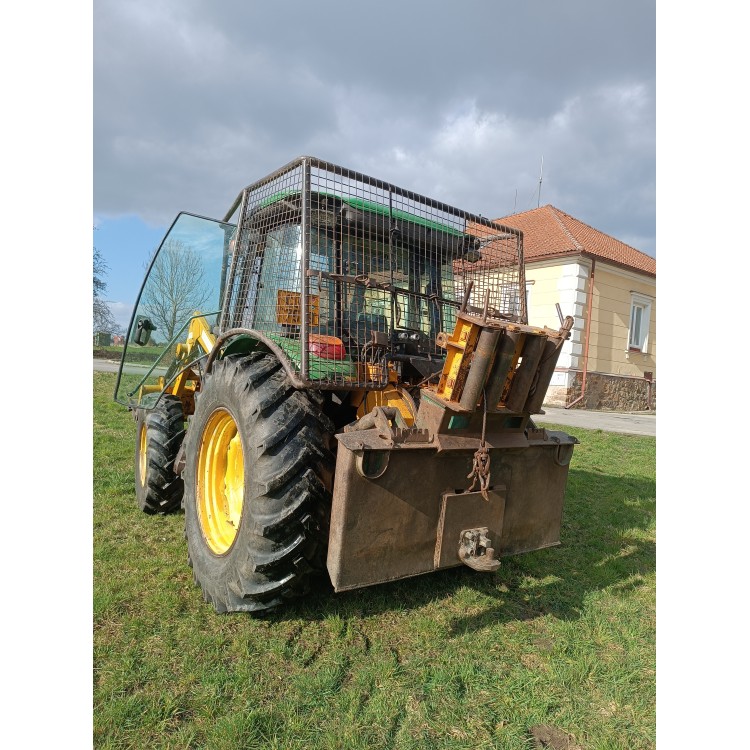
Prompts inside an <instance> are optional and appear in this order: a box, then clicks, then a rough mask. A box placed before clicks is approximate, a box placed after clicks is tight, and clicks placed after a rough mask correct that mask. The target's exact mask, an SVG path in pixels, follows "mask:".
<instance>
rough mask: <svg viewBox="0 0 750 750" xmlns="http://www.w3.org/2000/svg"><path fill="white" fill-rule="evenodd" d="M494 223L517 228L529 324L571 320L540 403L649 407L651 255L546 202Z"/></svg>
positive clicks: (652, 392)
mask: <svg viewBox="0 0 750 750" xmlns="http://www.w3.org/2000/svg"><path fill="white" fill-rule="evenodd" d="M496 221H498V222H499V223H501V224H506V225H509V226H511V227H514V228H517V229H520V230H521V231H522V232H523V248H524V260H525V268H526V293H527V307H528V315H529V323H530V324H531V325H537V326H543V325H547V326H552V325H554V323H555V322H556V321H557V320H558V313H557V308H556V307H555V303H559V304H560V308H561V312H562V314H563V315H572V316H573V317H574V318H575V325H574V327H573V331H572V335H571V338H570V339H569V340H568V341H566V342H565V344H564V345H563V350H562V352H561V353H560V358H559V360H558V364H557V368H556V370H555V374H554V375H553V376H552V381H551V384H550V387H549V389H548V390H547V395H546V397H545V403H546V404H549V405H550V406H576V407H583V408H588V409H610V410H617V411H645V410H648V409H654V408H656V260H655V259H654V258H652V257H651V256H649V255H646V254H645V253H643V252H641V251H640V250H636V249H635V248H633V247H630V246H629V245H626V244H625V243H624V242H621V241H620V240H617V239H615V238H614V237H610V236H609V235H607V234H604V232H600V231H598V230H596V229H594V228H593V227H590V226H589V225H588V224H585V223H584V222H582V221H580V220H579V219H576V218H574V217H573V216H570V215H569V214H566V213H565V212H564V211H561V210H560V209H559V208H555V207H554V206H551V205H546V206H543V207H541V208H537V209H534V210H531V211H526V212H524V213H519V214H513V215H511V216H506V217H504V218H502V219H497V220H496Z"/></svg>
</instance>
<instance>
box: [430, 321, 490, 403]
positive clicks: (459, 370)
mask: <svg viewBox="0 0 750 750" xmlns="http://www.w3.org/2000/svg"><path fill="white" fill-rule="evenodd" d="M481 332H482V327H481V326H479V325H477V324H476V323H473V322H472V321H470V320H467V319H465V318H463V317H462V316H461V315H460V314H459V315H458V319H457V320H456V325H455V328H454V329H453V333H452V334H451V335H450V336H449V337H448V338H447V339H446V341H445V349H446V354H445V364H444V365H443V371H442V373H441V374H440V381H439V382H438V387H437V395H438V396H440V397H441V398H444V399H445V400H446V401H454V402H456V403H457V402H458V401H459V399H460V398H461V390H462V389H463V385H464V383H465V382H466V376H467V375H468V373H469V367H470V366H471V355H472V353H473V352H474V349H475V348H476V345H477V341H478V340H479V334H480V333H481Z"/></svg>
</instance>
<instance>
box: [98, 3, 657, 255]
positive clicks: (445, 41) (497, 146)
mask: <svg viewBox="0 0 750 750" xmlns="http://www.w3.org/2000/svg"><path fill="white" fill-rule="evenodd" d="M458 8H459V6H455V7H452V6H449V5H447V4H444V3H442V4H438V3H433V2H394V0H381V2H378V3H377V4H365V3H344V2H335V1H334V0H319V1H318V2H315V3H309V2H297V3H285V4H279V3H275V4H274V3H247V2H235V1H234V0H225V2H222V3H205V2H197V1H194V0H180V2H177V1H176V0H173V1H172V2H167V1H166V0H162V2H156V3H155V2H153V0H152V1H151V2H140V1H139V0H131V2H129V3H116V2H110V1H109V0H100V1H99V2H97V3H96V5H95V6H94V20H95V28H94V31H95V35H94V43H95V50H94V51H95V61H94V70H95V82H94V83H95V99H94V117H95V139H94V167H95V211H96V212H97V213H99V214H101V215H103V216H107V215H122V214H127V213H134V214H138V215H140V216H141V217H143V218H144V219H146V220H148V221H150V222H154V223H162V224H163V223H166V222H168V221H169V220H170V219H171V218H172V216H173V215H174V214H175V213H176V212H177V211H178V210H192V211H196V212H198V213H204V214H207V215H214V216H216V215H220V214H222V213H223V212H224V210H225V209H226V208H227V207H228V205H229V203H231V201H232V200H233V199H234V197H235V195H236V194H237V192H238V191H239V190H240V189H241V188H242V187H243V186H244V185H246V184H248V183H250V182H252V181H254V180H255V179H257V178H259V177H262V176H263V175H264V174H266V173H267V172H269V171H271V170H273V169H275V168H276V167H278V166H281V165H282V164H284V163H286V162H287V161H289V160H290V159H292V158H293V157H295V156H297V155H299V154H302V153H312V154H315V155H317V156H321V157H323V158H327V159H330V160H331V161H334V162H337V163H340V164H342V165H344V166H350V167H353V168H355V169H359V170H362V171H364V172H368V173H370V174H373V175H375V176H377V177H383V178H386V179H389V180H391V181H393V182H396V183H397V184H402V185H403V186H405V187H408V188H411V189H414V190H417V191H419V192H423V193H426V194H428V195H434V197H437V198H440V199H441V200H445V201H446V202H449V203H454V204H456V205H459V206H461V207H462V208H466V209H469V210H471V211H474V212H477V213H482V214H484V215H487V216H500V215H504V214H507V213H511V211H512V210H513V206H514V203H516V205H517V208H518V210H525V209H527V208H530V207H533V206H535V205H536V187H537V183H538V178H539V161H540V158H541V156H542V155H544V165H545V179H544V183H543V186H542V203H547V202H551V203H554V204H555V205H557V206H558V207H559V208H561V209H563V210H565V211H568V212H569V213H571V214H573V215H575V216H577V217H578V218H580V219H582V220H584V221H587V222H588V223H590V224H592V225H594V226H596V227H597V228H599V229H602V231H606V232H609V233H611V234H615V235H616V236H618V237H620V238H621V239H625V234H627V236H629V237H633V238H638V239H639V241H641V242H642V244H641V245H637V246H638V247H639V248H640V249H643V250H645V251H647V252H654V250H655V248H654V231H655V230H654V225H655V216H654V210H655V209H654V198H653V195H654V181H655V177H654V172H655V166H654V164H655V145H654V141H655V138H654V65H655V63H654V45H655V42H654V38H655V19H654V7H653V3H651V2H629V3H615V2H584V1H583V0H578V1H573V0H569V1H568V2H565V3H560V2H556V1H553V0H535V1H530V2H525V3H509V2H493V1H490V0H487V1H486V2H481V1H480V0H465V2H463V3H462V4H461V5H460V12H459V9H458ZM516 191H517V198H516ZM530 204H531V205H530ZM626 241H627V240H626Z"/></svg>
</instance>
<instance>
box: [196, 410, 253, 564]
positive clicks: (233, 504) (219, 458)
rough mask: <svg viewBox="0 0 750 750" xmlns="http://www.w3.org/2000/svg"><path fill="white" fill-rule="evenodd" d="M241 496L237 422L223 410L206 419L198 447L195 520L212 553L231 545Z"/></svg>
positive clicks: (242, 469)
mask: <svg viewBox="0 0 750 750" xmlns="http://www.w3.org/2000/svg"><path fill="white" fill-rule="evenodd" d="M244 495H245V460H244V456H243V453H242V442H241V440H240V435H239V432H238V430H237V423H236V422H235V421H234V419H233V418H232V415H231V414H230V413H229V412H228V411H226V410H225V409H218V410H217V411H215V412H214V413H213V414H212V415H211V417H210V418H209V420H208V423H207V424H206V427H205V429H204V430H203V437H202V439H201V444H200V448H199V455H198V475H197V477H196V502H197V504H198V520H199V522H200V525H201V530H202V531H203V536H204V538H205V539H206V543H207V544H208V546H209V548H210V549H211V551H212V552H214V553H215V554H217V555H223V554H224V553H225V552H227V551H228V550H229V548H230V547H231V546H232V544H234V540H235V539H236V537H237V531H238V529H239V527H240V518H241V516H242V501H243V498H244Z"/></svg>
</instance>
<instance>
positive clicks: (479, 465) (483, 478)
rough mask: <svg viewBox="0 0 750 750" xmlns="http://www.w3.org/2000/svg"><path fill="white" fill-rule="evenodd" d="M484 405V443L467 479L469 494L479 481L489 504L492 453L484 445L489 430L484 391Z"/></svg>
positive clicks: (484, 393) (480, 488)
mask: <svg viewBox="0 0 750 750" xmlns="http://www.w3.org/2000/svg"><path fill="white" fill-rule="evenodd" d="M482 404H483V406H484V414H483V416H482V441H481V443H480V444H479V448H478V449H477V450H476V451H475V453H474V463H473V465H472V467H471V472H470V473H469V474H468V475H467V477H466V478H467V479H471V480H472V482H471V487H469V489H468V490H467V492H472V491H473V490H474V485H475V484H476V483H477V480H479V491H480V492H481V493H482V497H483V498H484V499H485V500H487V501H488V502H489V499H490V498H489V495H488V494H487V488H488V487H489V486H490V452H489V450H488V449H487V446H486V445H485V443H484V436H485V432H486V430H487V394H486V392H485V391H484V389H483V390H482Z"/></svg>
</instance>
